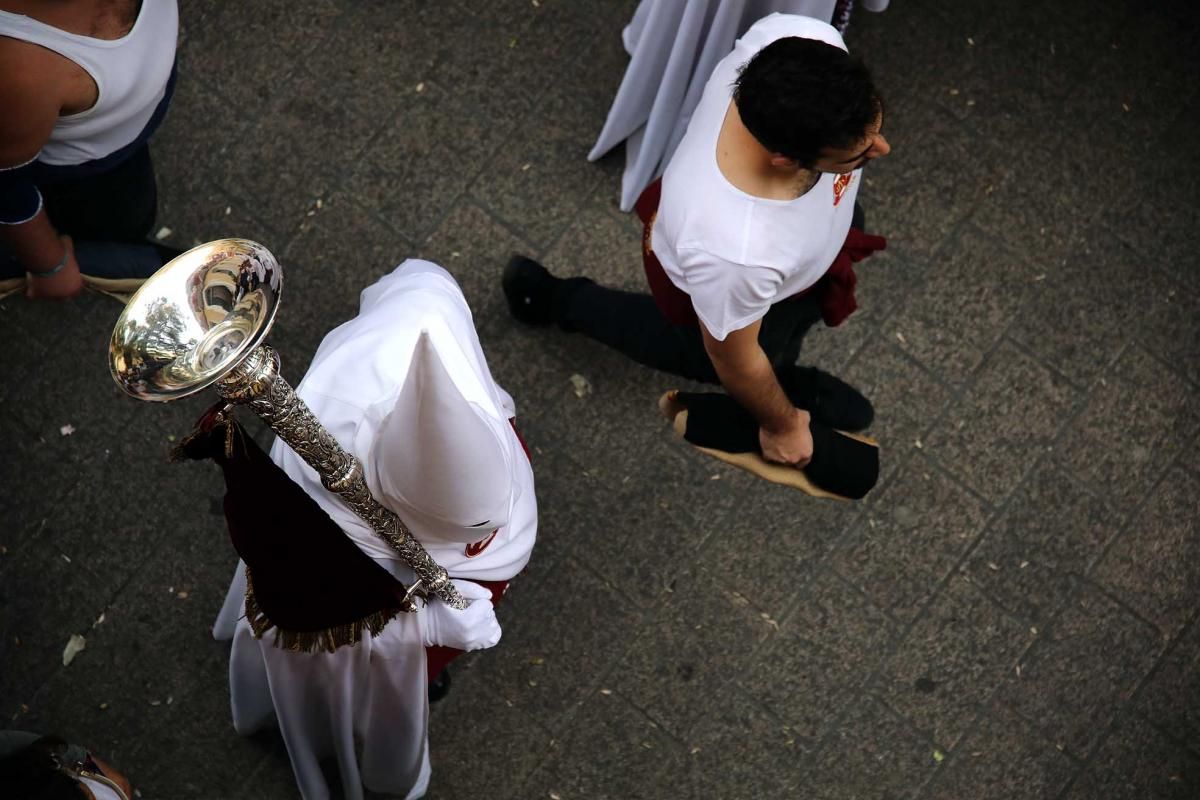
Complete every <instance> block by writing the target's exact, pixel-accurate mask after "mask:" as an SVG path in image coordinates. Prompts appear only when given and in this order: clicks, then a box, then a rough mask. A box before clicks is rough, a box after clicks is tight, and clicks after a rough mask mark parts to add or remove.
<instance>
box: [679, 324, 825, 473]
mask: <svg viewBox="0 0 1200 800" xmlns="http://www.w3.org/2000/svg"><path fill="white" fill-rule="evenodd" d="M761 327H762V321H761V320H759V321H756V322H753V323H751V324H749V325H747V326H746V327H745V328H741V329H740V330H736V331H732V332H731V333H730V334H729V335H728V336H726V337H725V339H724V341H720V340H717V339H715V338H713V336H712V334H710V333H709V332H708V329H707V328H705V327H704V325H703V324H701V325H700V331H701V334H702V335H703V337H704V349H705V350H706V351H707V352H708V357H709V358H711V359H712V362H713V366H714V367H715V368H716V370H717V376H718V377H719V378H720V379H721V383H722V384H723V385H724V386H725V389H726V390H727V391H728V392H729V393H730V394H731V395H733V398H734V399H735V400H737V401H738V402H739V403H741V404H742V407H743V408H745V409H746V410H747V411H749V412H750V413H751V414H753V415H754V418H755V419H757V420H758V424H759V429H758V444H759V446H760V447H761V448H762V454H763V458H765V459H766V460H768V461H774V462H776V463H780V464H791V465H793V466H797V467H803V466H804V465H806V464H807V463H808V462H809V460H810V459H811V458H812V451H813V441H812V434H811V433H810V432H809V430H808V420H809V416H808V412H807V411H803V410H801V409H799V408H796V407H795V406H793V405H792V401H791V400H789V399H788V396H787V394H785V393H784V391H783V389H782V388H781V387H780V385H779V381H778V380H777V379H776V378H775V370H774V368H773V367H772V366H771V362H770V360H768V359H767V354H766V353H764V352H763V350H762V347H760V346H759V344H758V333H759V330H760V328H761Z"/></svg>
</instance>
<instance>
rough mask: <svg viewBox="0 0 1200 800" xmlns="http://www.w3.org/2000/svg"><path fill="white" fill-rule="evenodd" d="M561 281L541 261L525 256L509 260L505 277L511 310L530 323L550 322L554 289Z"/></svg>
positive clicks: (523, 320) (505, 292) (505, 269)
mask: <svg viewBox="0 0 1200 800" xmlns="http://www.w3.org/2000/svg"><path fill="white" fill-rule="evenodd" d="M561 282H562V281H561V279H560V278H556V277H554V276H553V275H551V274H550V271H549V270H547V269H546V268H545V267H543V266H542V265H541V264H539V263H538V262H536V261H534V260H533V259H532V258H526V257H525V256H513V257H512V258H511V259H509V261H508V265H507V266H506V267H505V268H504V277H503V278H502V279H501V285H502V286H503V287H504V297H505V299H506V300H508V310H509V311H510V312H512V315H513V316H514V317H516V318H517V319H519V320H520V321H521V322H524V323H526V324H528V325H549V324H550V323H551V322H553V321H554V318H553V314H552V306H553V300H554V292H555V289H556V288H557V287H558V285H559V284H560V283H561Z"/></svg>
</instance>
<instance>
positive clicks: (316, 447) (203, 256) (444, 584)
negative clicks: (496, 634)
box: [108, 239, 467, 611]
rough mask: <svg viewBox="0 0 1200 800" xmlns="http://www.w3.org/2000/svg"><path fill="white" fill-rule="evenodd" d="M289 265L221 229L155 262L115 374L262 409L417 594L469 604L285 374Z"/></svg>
mask: <svg viewBox="0 0 1200 800" xmlns="http://www.w3.org/2000/svg"><path fill="white" fill-rule="evenodd" d="M281 289H282V272H281V270H280V267H279V263H278V262H277V261H276V260H275V257H274V256H273V255H271V253H270V251H269V250H267V249H266V248H265V247H263V246H262V245H260V244H258V243H256V242H251V241H249V240H246V239H219V240H217V241H213V242H209V243H207V244H202V245H200V246H199V247H195V248H193V249H191V250H189V251H188V252H186V253H184V254H183V255H181V256H179V257H178V258H175V259H173V260H172V261H170V262H169V263H167V264H166V265H164V266H163V268H162V269H160V270H159V271H158V272H156V273H155V274H154V275H153V276H152V277H151V278H150V279H149V280H147V281H146V283H145V284H143V286H142V287H141V289H139V290H138V292H137V293H136V294H135V295H134V296H133V297H132V298H131V299H130V301H129V304H128V305H127V306H126V308H125V311H124V312H123V313H122V314H121V317H120V319H118V320H117V324H116V327H115V328H114V329H113V335H112V340H111V341H110V342H109V348H108V351H109V367H110V368H111V370H112V376H113V380H115V381H116V382H117V385H118V386H120V387H121V388H122V389H123V390H124V391H125V392H126V393H127V394H129V395H131V396H133V397H136V398H138V399H139V400H148V401H154V402H169V401H171V400H175V399H178V398H180V397H186V396H187V395H191V394H195V393H196V392H199V391H201V390H202V389H205V388H206V387H209V386H213V387H214V388H215V389H216V391H217V393H218V394H220V395H221V397H223V398H225V399H226V400H228V401H229V402H230V403H234V404H237V405H244V406H246V407H248V408H249V409H250V410H251V411H253V412H254V413H255V414H257V415H258V416H260V417H261V418H262V419H263V420H264V421H265V422H266V423H267V424H268V425H270V426H271V429H272V430H274V431H275V433H276V434H277V435H278V436H279V438H280V439H282V440H283V441H284V442H286V443H287V444H288V446H290V447H291V448H292V449H293V450H295V451H296V453H297V454H298V455H300V457H301V458H303V459H304V460H305V462H307V463H308V465H309V466H311V467H312V468H313V469H314V470H316V472H317V474H318V475H319V476H320V477H321V483H322V484H324V486H325V487H326V488H327V489H329V490H330V491H331V492H334V493H335V494H337V495H339V496H340V497H341V498H342V500H344V501H345V502H346V504H347V505H349V506H350V508H351V509H352V510H353V511H354V513H355V514H357V515H358V516H359V517H361V518H362V519H363V520H364V521H365V522H366V523H367V524H368V525H370V526H371V529H372V530H374V531H375V532H376V533H377V534H379V536H380V537H382V538H383V539H384V540H385V541H386V542H387V543H388V544H389V545H390V546H391V547H392V549H393V550H395V551H396V553H397V554H398V555H399V557H400V558H401V559H402V560H403V561H404V562H405V563H406V564H408V565H409V566H410V567H411V568H412V570H413V573H414V574H415V575H416V578H417V580H416V582H415V583H414V584H413V585H412V586H411V587H408V594H407V595H406V597H407V598H409V599H408V600H407V603H406V607H405V610H406V611H414V610H416V604H415V603H414V602H413V601H412V599H411V598H413V597H414V596H415V597H428V596H430V595H433V596H437V597H439V598H441V599H442V600H444V601H445V602H446V603H448V604H449V605H451V606H453V607H454V608H460V609H461V608H466V606H467V601H466V600H465V599H464V598H463V597H462V595H461V594H459V592H458V590H457V589H456V588H455V586H454V584H453V583H451V582H450V577H449V576H448V575H447V574H446V570H445V569H443V568H442V567H441V566H440V565H439V564H438V563H437V562H436V561H434V560H433V558H432V557H430V555H429V553H427V552H426V551H425V548H423V547H422V546H421V544H420V542H418V541H417V540H416V539H415V538H413V535H412V532H411V531H409V529H408V527H407V526H406V525H405V524H404V522H403V521H402V520H401V519H400V518H399V517H398V516H396V514H395V513H393V512H392V511H391V510H390V509H388V508H386V507H384V506H383V505H381V504H380V503H379V501H377V500H376V499H375V498H374V497H373V496H372V495H371V492H370V489H369V488H368V487H367V484H366V481H365V479H364V478H363V471H362V466H361V465H360V464H359V462H358V459H356V458H355V457H354V456H353V455H351V454H350V453H348V452H346V451H345V450H344V449H343V448H342V447H341V445H339V444H338V443H337V441H336V440H335V439H334V438H333V437H332V436H331V435H330V434H329V432H328V431H326V430H325V429H324V428H323V427H322V426H321V423H320V421H319V420H317V418H316V416H315V415H313V413H312V412H311V411H310V410H309V409H308V406H306V405H305V404H304V401H303V400H301V399H300V397H299V396H298V395H297V394H296V393H295V391H293V390H292V387H291V386H290V385H288V382H287V381H285V380H284V379H283V378H282V377H281V376H280V374H279V355H278V354H277V353H276V352H275V350H274V349H272V348H271V347H270V346H268V345H265V344H262V340H263V339H264V338H265V337H266V335H267V332H268V331H269V330H270V329H271V324H272V323H273V322H274V321H275V314H276V312H277V310H278V308H279V298H280V291H281Z"/></svg>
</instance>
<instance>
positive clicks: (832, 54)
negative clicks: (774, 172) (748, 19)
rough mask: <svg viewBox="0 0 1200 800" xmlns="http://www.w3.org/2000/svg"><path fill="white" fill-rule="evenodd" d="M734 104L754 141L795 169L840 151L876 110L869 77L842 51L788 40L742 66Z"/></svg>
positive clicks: (859, 137)
mask: <svg viewBox="0 0 1200 800" xmlns="http://www.w3.org/2000/svg"><path fill="white" fill-rule="evenodd" d="M733 100H734V102H735V103H737V109H738V114H739V116H741V118H742V124H743V125H745V126H746V129H747V130H748V131H750V133H751V135H752V136H754V138H755V139H757V140H758V141H759V143H760V144H761V145H762V146H763V147H765V148H767V149H768V150H770V151H771V152H772V153H779V154H780V155H783V156H786V157H788V158H790V159H793V160H794V161H796V162H798V163H799V164H800V166H802V167H811V166H812V165H813V163H814V162H815V161H816V160H817V159H818V158H820V157H821V150H823V149H825V148H832V149H838V150H840V149H845V148H849V147H853V146H854V145H855V144H857V143H858V142H860V141H862V138H863V134H865V133H866V131H867V128H868V127H869V126H870V125H871V123H873V122H874V121H875V119H876V118H877V117H878V116H879V114H880V112H881V111H882V109H883V103H882V101H881V100H880V98H879V93H878V92H877V91H875V84H874V83H873V82H872V81H871V73H870V72H868V71H867V68H866V67H865V66H864V65H863V63H862V62H861V61H859V60H858V59H857V58H855V57H853V56H851V55H850V54H849V53H847V52H846V51H844V50H842V49H841V48H838V47H834V46H833V45H831V44H826V43H825V42H820V41H817V40H816V39H801V38H798V37H794V36H790V37H787V38H784V39H778V40H776V41H774V42H772V43H771V44H769V45H767V46H766V47H764V48H763V49H762V50H760V51H758V53H757V54H756V55H755V56H754V58H752V59H750V61H748V62H747V63H746V64H745V66H743V67H742V69H741V71H740V73H739V74H738V78H737V81H736V82H735V88H734V90H733Z"/></svg>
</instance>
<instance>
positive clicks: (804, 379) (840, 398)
mask: <svg viewBox="0 0 1200 800" xmlns="http://www.w3.org/2000/svg"><path fill="white" fill-rule="evenodd" d="M775 375H776V377H777V378H778V379H779V385H780V386H782V387H783V391H784V392H785V393H786V394H787V396H788V399H789V400H791V401H792V403H793V404H794V405H795V406H796V408H803V409H804V410H805V411H807V412H808V413H809V414H812V417H813V419H815V420H816V421H817V422H820V423H823V424H825V425H828V426H829V427H831V428H836V429H837V430H839V431H863V430H866V429H867V428H869V427H870V426H871V421H872V420H873V419H875V409H874V408H872V407H871V401H870V400H868V399H867V398H865V397H863V395H862V393H861V392H859V391H858V390H857V389H855V388H854V387H853V386H851V385H850V384H848V383H846V382H845V381H843V380H840V379H838V378H835V377H833V376H832V375H830V374H829V373H828V372H823V371H821V370H819V369H817V368H816V367H797V366H789V367H784V368H782V369H777V370H776V371H775Z"/></svg>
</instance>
